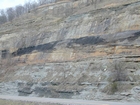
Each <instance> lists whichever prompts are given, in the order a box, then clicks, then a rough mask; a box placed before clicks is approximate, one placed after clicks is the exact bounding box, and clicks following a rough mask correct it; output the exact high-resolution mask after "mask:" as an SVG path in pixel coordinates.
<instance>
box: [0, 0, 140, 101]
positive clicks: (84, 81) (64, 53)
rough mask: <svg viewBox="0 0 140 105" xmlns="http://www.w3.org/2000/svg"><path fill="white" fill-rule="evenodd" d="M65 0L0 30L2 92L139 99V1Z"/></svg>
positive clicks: (60, 96)
mask: <svg viewBox="0 0 140 105" xmlns="http://www.w3.org/2000/svg"><path fill="white" fill-rule="evenodd" d="M91 1H92V0H79V1H71V0H67V1H64V2H59V3H56V4H50V5H45V6H42V7H39V8H37V9H36V10H32V11H31V12H30V13H28V14H24V15H23V16H21V17H19V18H17V19H15V20H13V21H12V22H9V23H6V24H4V25H2V26H0V35H1V36H0V51H1V52H0V55H1V56H0V64H1V65H0V66H1V68H0V81H1V83H0V93H1V94H11V95H25V96H41V97H42V96H45V97H59V98H82V99H94V100H125V101H128V100H130V101H133V100H137V101H139V96H140V91H139V90H140V11H139V7H140V0H133V1H132V0H118V1H116V0H98V2H97V3H96V5H95V4H92V2H91Z"/></svg>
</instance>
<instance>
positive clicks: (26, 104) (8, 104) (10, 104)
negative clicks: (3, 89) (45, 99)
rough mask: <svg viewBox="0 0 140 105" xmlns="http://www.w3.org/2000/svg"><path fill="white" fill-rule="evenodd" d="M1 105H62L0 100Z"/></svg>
mask: <svg viewBox="0 0 140 105" xmlns="http://www.w3.org/2000/svg"><path fill="white" fill-rule="evenodd" d="M0 105H62V104H55V103H37V102H26V101H11V100H3V99H0Z"/></svg>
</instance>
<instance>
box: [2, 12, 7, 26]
mask: <svg viewBox="0 0 140 105" xmlns="http://www.w3.org/2000/svg"><path fill="white" fill-rule="evenodd" d="M5 22H7V17H6V14H5V12H4V10H0V24H3V23H5Z"/></svg>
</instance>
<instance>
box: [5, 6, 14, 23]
mask: <svg viewBox="0 0 140 105" xmlns="http://www.w3.org/2000/svg"><path fill="white" fill-rule="evenodd" d="M6 12H7V17H8V21H11V20H13V19H14V18H15V16H16V13H15V10H14V9H13V8H8V9H7V11H6Z"/></svg>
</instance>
